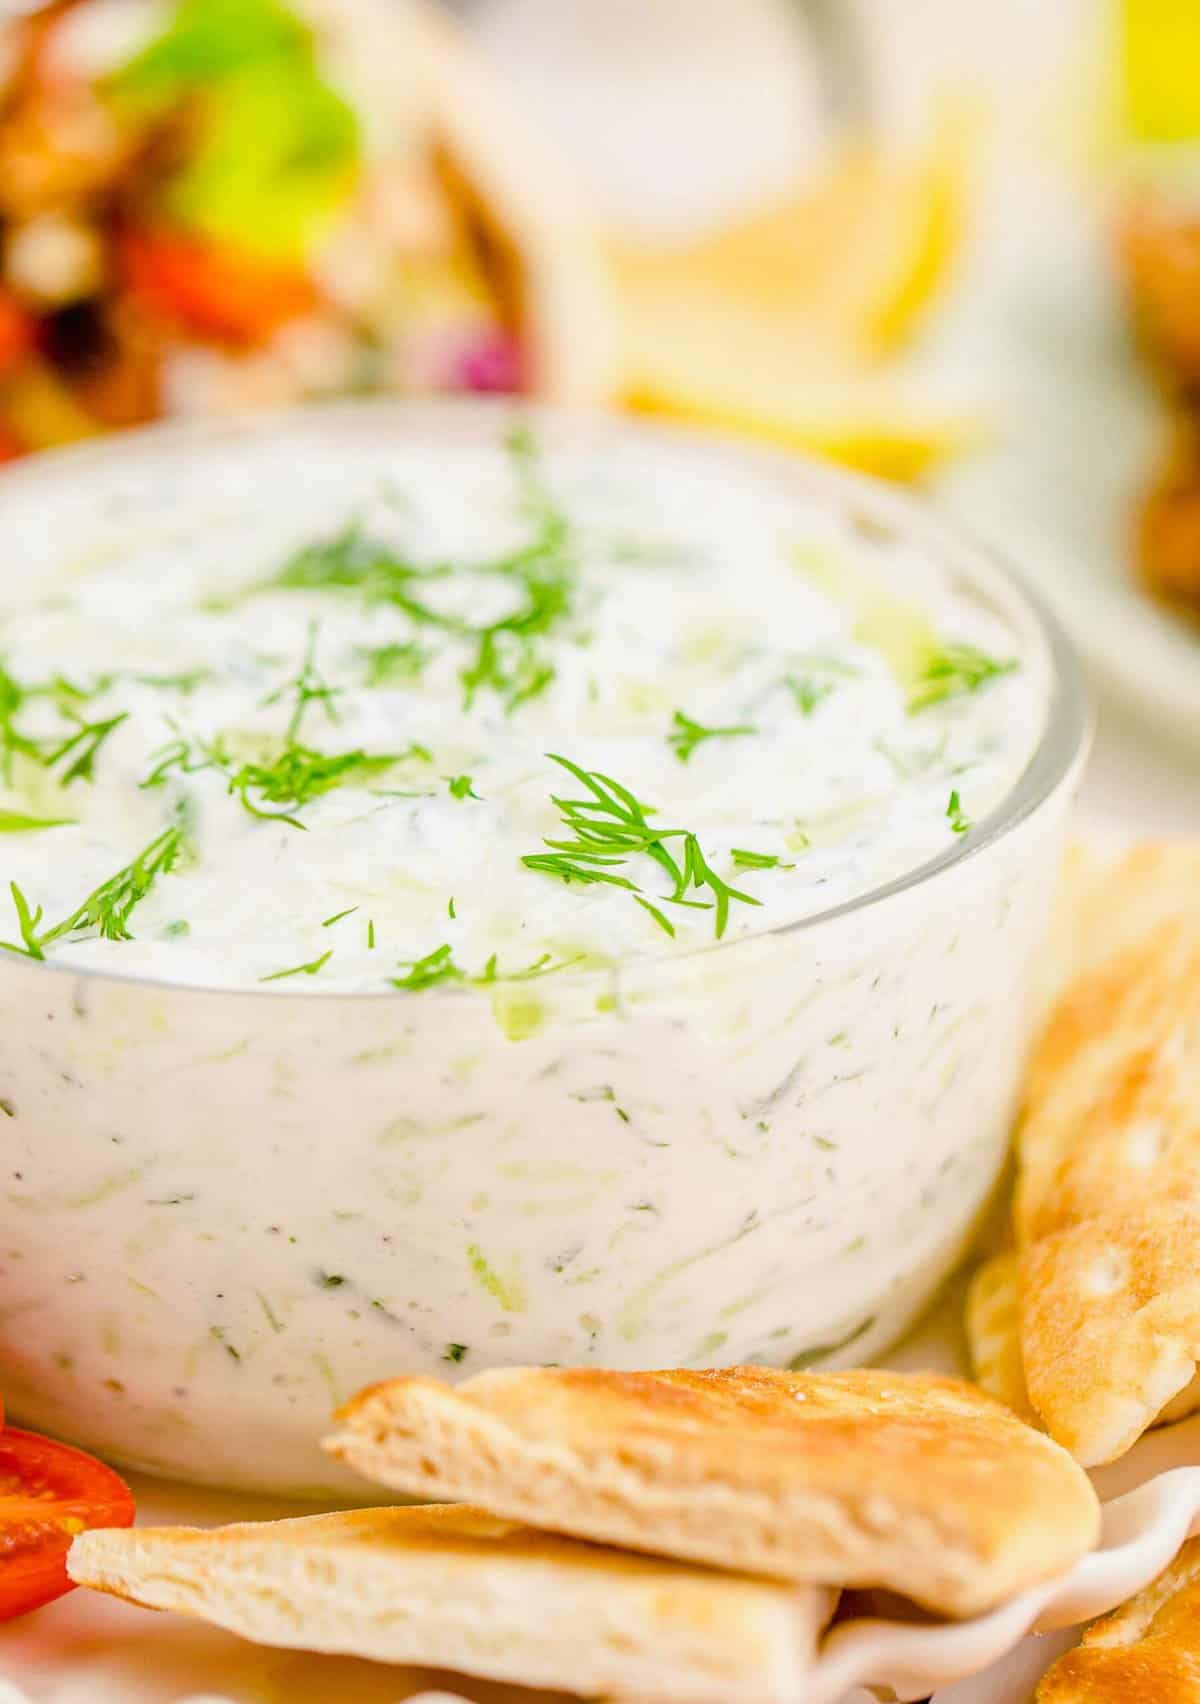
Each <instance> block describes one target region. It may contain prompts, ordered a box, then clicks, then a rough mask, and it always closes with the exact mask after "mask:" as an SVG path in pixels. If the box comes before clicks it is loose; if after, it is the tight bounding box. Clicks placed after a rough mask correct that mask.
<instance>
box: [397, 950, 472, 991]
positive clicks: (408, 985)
mask: <svg viewBox="0 0 1200 1704" xmlns="http://www.w3.org/2000/svg"><path fill="white" fill-rule="evenodd" d="M465 975H466V973H465V972H464V971H462V970H460V969H459V967H458V965H456V964H455V962H454V950H453V948H452V947H451V946H450V944H449V942H448V941H447V942H443V944H442V945H441V946H440V947H435V948H434V950H433V951H432V952H431V953H426V954H425V957H424V958H419V959H413V960H411V961H410V962H409V964H408V969H407V970H406V971H405V973H404V975H403V976H393V977H390V978H389V981H390V982H391V985H392V987H393V988H402V989H403V990H404V991H405V993H407V994H419V993H421V992H422V991H423V990H424V989H426V988H436V987H437V986H438V984H439V983H442V982H462V981H463V980H464V978H465Z"/></svg>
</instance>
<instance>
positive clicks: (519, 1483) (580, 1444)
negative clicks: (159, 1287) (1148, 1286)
mask: <svg viewBox="0 0 1200 1704" xmlns="http://www.w3.org/2000/svg"><path fill="white" fill-rule="evenodd" d="M340 1418H341V1421H342V1427H341V1430H340V1431H339V1432H338V1433H337V1435H336V1436H335V1437H334V1438H332V1439H331V1440H330V1441H329V1444H328V1446H327V1447H328V1448H329V1449H330V1451H331V1453H333V1454H334V1455H336V1456H338V1457H339V1458H340V1459H342V1460H343V1461H346V1462H348V1463H349V1464H350V1465H351V1466H352V1467H355V1468H357V1469H358V1470H359V1471H360V1472H362V1473H364V1474H366V1475H367V1476H368V1477H369V1478H372V1479H376V1480H378V1481H379V1482H380V1483H382V1484H384V1485H389V1486H392V1487H394V1488H395V1489H397V1490H400V1491H406V1492H410V1493H412V1494H414V1495H417V1496H424V1497H428V1496H435V1497H446V1498H452V1499H463V1500H466V1501H470V1502H475V1503H480V1504H482V1505H483V1506H484V1507H487V1508H491V1509H494V1510H495V1511H496V1512H497V1513H500V1514H506V1515H509V1516H511V1517H512V1518H514V1519H521V1520H527V1521H529V1522H530V1523H532V1524H537V1525H542V1526H552V1527H554V1528H555V1529H556V1530H558V1531H563V1532H570V1533H572V1534H574V1535H575V1536H577V1537H586V1538H591V1539H599V1540H604V1541H605V1542H608V1543H614V1544H623V1545H628V1546H630V1547H631V1548H637V1549H640V1550H652V1551H655V1552H657V1553H659V1554H664V1555H673V1556H681V1557H690V1558H692V1559H694V1560H696V1561H703V1562H708V1563H711V1564H713V1565H715V1566H718V1567H727V1568H739V1569H745V1570H747V1571H749V1572H753V1573H761V1574H768V1575H774V1576H776V1577H779V1578H783V1579H789V1580H798V1581H809V1582H813V1583H820V1584H827V1585H829V1584H836V1585H839V1586H849V1585H855V1586H885V1587H889V1588H891V1589H892V1590H894V1591H897V1592H900V1593H902V1594H903V1595H905V1596H906V1597H910V1598H913V1599H915V1600H916V1601H917V1602H919V1603H921V1604H924V1605H926V1606H927V1607H929V1608H931V1609H934V1610H938V1611H942V1612H944V1613H947V1614H951V1615H970V1614H974V1613H976V1612H978V1611H981V1610H984V1609H987V1608H990V1607H991V1606H992V1605H994V1604H997V1603H999V1602H1001V1601H1003V1600H1004V1599H1006V1598H1008V1597H1010V1596H1012V1595H1013V1594H1014V1593H1016V1592H1019V1591H1022V1590H1024V1589H1025V1588H1026V1587H1027V1586H1030V1585H1033V1584H1034V1583H1035V1582H1036V1581H1039V1580H1043V1579H1047V1578H1049V1577H1051V1576H1053V1575H1055V1574H1058V1573H1059V1572H1061V1571H1062V1570H1064V1569H1066V1568H1069V1567H1070V1566H1071V1565H1072V1564H1073V1563H1074V1562H1075V1561H1076V1560H1077V1559H1078V1558H1079V1557H1080V1556H1081V1555H1082V1554H1083V1553H1084V1552H1085V1551H1086V1550H1088V1549H1089V1548H1090V1546H1091V1545H1092V1543H1093V1542H1094V1541H1095V1537H1096V1533H1097V1527H1098V1515H1097V1505H1096V1499H1095V1494H1094V1492H1093V1491H1092V1488H1091V1485H1090V1483H1089V1482H1088V1480H1087V1478H1086V1476H1085V1475H1084V1474H1083V1473H1081V1472H1080V1470H1079V1469H1078V1468H1077V1467H1076V1466H1075V1464H1074V1463H1073V1462H1071V1461H1070V1459H1069V1458H1068V1457H1067V1456H1066V1455H1065V1453H1064V1452H1063V1451H1061V1450H1060V1449H1058V1447H1057V1446H1056V1445H1054V1444H1052V1443H1051V1442H1050V1440H1049V1439H1048V1438H1045V1437H1043V1436H1041V1435H1039V1434H1038V1433H1035V1432H1033V1431H1032V1430H1031V1429H1030V1428H1029V1427H1027V1426H1024V1425H1022V1424H1021V1423H1020V1422H1019V1421H1018V1420H1017V1419H1016V1418H1015V1417H1014V1416H1013V1415H1011V1414H1010V1413H1008V1412H1007V1411H1006V1410H1005V1409H1004V1408H1003V1407H1001V1406H1000V1405H999V1404H998V1403H995V1402H993V1401H992V1400H991V1399H990V1398H988V1397H986V1396H984V1395H983V1394H981V1393H980V1392H979V1391H977V1390H975V1389H973V1388H972V1387H971V1386H969V1385H965V1384H960V1383H959V1382H958V1381H956V1380H952V1379H942V1378H934V1377H928V1376H923V1375H917V1374H903V1373H888V1372H868V1371H863V1372H845V1373H825V1374H815V1373H809V1374H806V1373H786V1372H777V1371H774V1370H771V1369H767V1368H763V1367H732V1368H726V1369H723V1370H720V1371H716V1372H658V1373H619V1372H605V1371H602V1370H600V1369H593V1368H583V1369H575V1370H570V1371H568V1370H561V1369H555V1368H513V1369H509V1370H506V1371H497V1372H490V1373H483V1374H481V1375H480V1376H479V1377H477V1378H474V1379H470V1380H468V1381H467V1383H466V1384H463V1385H460V1386H459V1387H458V1388H457V1389H452V1388H451V1387H450V1386H448V1385H444V1384H441V1383H439V1382H438V1381H436V1380H433V1379H417V1378H411V1379H396V1380H393V1381H391V1382H390V1383H388V1384H382V1385H377V1386H375V1387H374V1388H373V1389H370V1390H367V1391H364V1392H363V1393H362V1395H360V1396H359V1397H357V1398H356V1399H355V1400H354V1401H353V1402H351V1403H350V1404H349V1406H348V1407H347V1408H345V1409H344V1410H343V1411H342V1413H341V1416H340Z"/></svg>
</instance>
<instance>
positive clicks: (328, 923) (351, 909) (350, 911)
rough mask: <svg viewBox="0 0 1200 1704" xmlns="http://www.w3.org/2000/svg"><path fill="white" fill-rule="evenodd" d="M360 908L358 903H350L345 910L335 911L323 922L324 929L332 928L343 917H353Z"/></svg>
mask: <svg viewBox="0 0 1200 1704" xmlns="http://www.w3.org/2000/svg"><path fill="white" fill-rule="evenodd" d="M357 910H358V907H357V905H348V906H347V907H346V909H345V911H335V912H334V914H333V916H332V917H327V918H326V919H325V921H324V923H322V925H321V927H322V929H332V928H333V925H334V924H335V923H340V922H341V920H342V918H343V917H353V915H354V913H355V912H356V911H357Z"/></svg>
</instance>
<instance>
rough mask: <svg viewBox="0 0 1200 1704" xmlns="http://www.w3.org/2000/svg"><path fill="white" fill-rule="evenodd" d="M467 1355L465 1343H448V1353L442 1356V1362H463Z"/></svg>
mask: <svg viewBox="0 0 1200 1704" xmlns="http://www.w3.org/2000/svg"><path fill="white" fill-rule="evenodd" d="M466 1353H467V1345H466V1344H465V1343H447V1345H446V1353H445V1354H444V1355H443V1356H442V1360H443V1361H461V1360H462V1358H463V1356H464V1355H465V1354H466Z"/></svg>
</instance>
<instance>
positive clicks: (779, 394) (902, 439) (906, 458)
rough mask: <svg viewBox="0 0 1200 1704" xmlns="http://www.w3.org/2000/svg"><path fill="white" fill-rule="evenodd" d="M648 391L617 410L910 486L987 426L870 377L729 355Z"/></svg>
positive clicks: (968, 412) (932, 398)
mask: <svg viewBox="0 0 1200 1704" xmlns="http://www.w3.org/2000/svg"><path fill="white" fill-rule="evenodd" d="M717 366H718V363H717V361H716V360H710V371H709V372H708V373H700V372H697V371H692V372H690V373H688V374H686V375H683V374H681V375H679V376H678V378H677V379H676V380H675V381H674V382H670V383H668V384H666V385H665V386H664V387H663V388H662V389H657V388H655V386H654V385H653V384H652V383H649V382H646V383H644V384H642V385H641V386H639V387H637V388H635V389H631V390H629V391H628V393H627V395H626V398H625V401H626V406H627V407H629V408H631V409H633V410H634V411H635V412H636V413H640V414H650V415H658V416H660V417H661V418H663V419H667V420H673V421H676V422H679V423H680V424H683V425H688V426H698V427H707V428H711V429H713V430H714V431H723V432H736V433H742V434H745V435H747V436H749V437H754V438H761V439H764V440H765V441H766V442H768V443H771V444H776V445H779V446H780V447H781V448H783V449H788V450H799V451H802V452H804V453H806V454H808V455H815V456H825V457H827V458H828V459H829V460H831V461H838V462H842V463H844V464H845V465H846V466H847V467H853V468H857V469H858V470H859V471H860V472H862V473H873V474H876V475H878V476H879V477H880V478H882V479H894V480H901V481H906V482H907V481H912V480H916V479H920V478H921V477H922V476H923V475H925V474H927V473H929V472H931V471H932V470H933V469H935V468H937V467H939V466H941V465H942V464H943V463H944V462H946V461H948V460H949V459H951V458H952V457H954V456H957V455H961V454H962V453H963V452H964V451H966V450H969V449H972V448H974V447H975V446H976V445H977V444H979V443H980V442H981V441H982V440H983V439H984V438H985V437H986V435H987V431H988V425H989V423H988V422H986V421H985V420H984V419H983V417H982V415H981V413H980V410H979V409H978V407H976V406H972V405H971V404H970V403H966V402H954V401H952V400H946V399H943V398H941V397H940V396H938V395H935V394H934V393H933V392H932V391H931V390H929V389H926V388H925V387H923V386H921V385H919V384H915V383H901V382H899V381H898V380H895V379H891V378H888V377H886V376H883V375H875V374H872V373H846V374H844V375H842V376H841V377H824V378H799V379H797V380H795V381H792V380H789V379H788V378H787V377H785V376H780V375H774V376H767V375H763V374H752V373H748V372H746V370H745V368H744V367H740V366H739V365H738V364H737V359H736V356H730V357H728V359H727V360H726V361H725V363H724V364H723V367H722V370H720V371H718V370H717Z"/></svg>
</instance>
